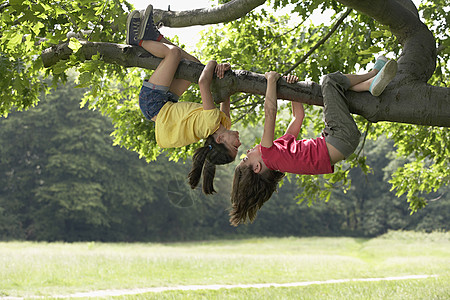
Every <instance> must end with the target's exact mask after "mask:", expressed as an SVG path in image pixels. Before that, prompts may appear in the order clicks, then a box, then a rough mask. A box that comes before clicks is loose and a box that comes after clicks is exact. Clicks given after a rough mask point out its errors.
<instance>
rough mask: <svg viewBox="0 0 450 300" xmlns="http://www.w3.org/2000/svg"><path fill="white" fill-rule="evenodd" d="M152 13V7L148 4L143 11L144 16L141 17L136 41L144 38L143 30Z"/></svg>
mask: <svg viewBox="0 0 450 300" xmlns="http://www.w3.org/2000/svg"><path fill="white" fill-rule="evenodd" d="M152 12H153V6H152V5H151V4H149V5H148V6H147V8H146V9H145V12H144V15H143V16H142V17H141V26H139V32H138V36H137V38H138V40H142V39H143V38H144V34H145V28H146V27H147V22H148V19H149V17H150V15H151V14H152Z"/></svg>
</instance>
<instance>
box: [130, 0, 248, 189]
mask: <svg viewBox="0 0 450 300" xmlns="http://www.w3.org/2000/svg"><path fill="white" fill-rule="evenodd" d="M127 44H130V45H134V46H141V47H143V48H144V49H145V50H147V51H148V52H150V53H151V54H152V55H154V56H156V57H160V58H162V61H161V62H160V64H159V66H158V67H157V68H156V70H155V71H154V72H153V74H152V76H151V77H150V78H149V79H148V80H144V82H143V85H142V88H141V91H140V93H139V106H140V108H141V111H142V113H143V114H144V116H145V117H146V118H147V119H149V120H151V121H154V122H155V133H156V142H157V144H158V145H159V146H160V147H162V148H172V147H182V146H185V145H189V144H192V143H195V142H198V141H199V140H201V139H206V140H205V143H204V146H203V147H200V148H198V149H197V150H195V153H194V157H193V165H192V169H191V172H190V173H189V176H188V178H189V183H190V185H191V187H192V188H195V187H196V186H197V185H198V183H199V181H200V177H201V175H202V172H203V192H204V193H205V194H212V193H214V192H215V190H214V186H213V181H214V174H215V166H216V165H221V164H227V163H230V162H232V161H234V159H235V158H236V155H237V152H238V148H239V146H240V145H241V142H240V141H239V133H238V132H237V131H232V130H230V127H231V121H230V99H227V100H226V101H224V102H222V103H221V105H220V110H219V109H217V108H216V106H215V105H214V101H213V98H212V94H211V90H210V85H211V82H212V78H213V75H214V73H216V74H217V77H218V78H223V77H224V73H225V72H226V71H227V70H229V69H230V68H231V66H230V64H229V63H224V64H217V62H215V61H209V62H208V63H207V64H206V66H205V68H204V69H203V71H202V74H201V75H200V78H199V81H198V84H199V87H200V93H201V97H202V104H200V103H193V102H178V98H179V97H180V96H181V95H182V94H183V93H184V92H185V91H186V90H187V89H188V87H189V85H190V84H191V83H190V82H189V81H187V80H184V79H179V78H174V75H175V71H176V70H177V68H178V65H179V63H180V61H181V59H187V60H191V61H195V62H200V61H199V60H198V59H197V58H195V57H193V56H192V55H190V54H188V53H186V52H185V51H184V50H182V49H180V48H179V47H177V46H176V45H174V44H172V43H171V42H170V41H168V40H167V39H165V38H164V37H163V36H162V35H161V34H160V32H159V31H158V29H157V28H156V27H155V25H154V24H153V7H152V5H149V6H148V7H147V9H146V10H145V11H143V12H141V13H140V12H139V11H137V10H135V11H133V12H131V13H130V15H129V16H128V19H127Z"/></svg>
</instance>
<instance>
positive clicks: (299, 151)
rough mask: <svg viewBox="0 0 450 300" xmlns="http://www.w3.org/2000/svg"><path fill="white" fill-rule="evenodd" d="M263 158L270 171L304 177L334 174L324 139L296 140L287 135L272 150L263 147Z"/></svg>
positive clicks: (276, 142)
mask: <svg viewBox="0 0 450 300" xmlns="http://www.w3.org/2000/svg"><path fill="white" fill-rule="evenodd" d="M261 156H262V159H263V161H264V163H265V164H266V166H267V167H268V168H269V169H271V170H278V171H280V172H288V173H293V174H304V175H316V174H328V173H333V172H334V167H333V166H332V165H331V163H330V156H329V154H328V149H327V144H326V142H325V139H324V138H323V137H319V138H315V139H307V140H296V139H295V137H294V136H293V135H292V134H285V135H283V136H282V137H280V138H279V139H276V140H275V141H273V145H272V146H271V147H270V148H266V147H263V146H261Z"/></svg>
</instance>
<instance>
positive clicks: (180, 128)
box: [155, 102, 231, 148]
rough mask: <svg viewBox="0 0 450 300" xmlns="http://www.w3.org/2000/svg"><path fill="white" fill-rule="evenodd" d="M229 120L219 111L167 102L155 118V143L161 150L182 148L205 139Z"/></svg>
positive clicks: (195, 104) (199, 105)
mask: <svg viewBox="0 0 450 300" xmlns="http://www.w3.org/2000/svg"><path fill="white" fill-rule="evenodd" d="M220 124H223V126H225V128H227V129H230V128H231V120H230V118H228V117H227V116H226V115H225V113H224V112H222V111H220V110H219V109H217V108H215V109H209V110H203V106H202V105H201V104H200V103H194V102H177V103H173V102H167V103H166V104H165V105H164V106H163V107H162V108H161V110H160V111H159V113H158V116H157V117H156V125H155V126H156V129H155V132H156V142H157V143H158V146H160V147H161V148H173V147H183V146H186V145H189V144H192V143H195V142H198V141H199V140H201V139H204V138H207V137H208V136H210V135H211V134H213V133H214V132H216V130H217V129H218V128H219V126H220Z"/></svg>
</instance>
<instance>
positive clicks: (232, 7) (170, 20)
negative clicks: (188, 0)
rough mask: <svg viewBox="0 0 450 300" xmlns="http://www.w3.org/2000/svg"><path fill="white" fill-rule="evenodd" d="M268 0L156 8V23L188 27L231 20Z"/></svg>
mask: <svg viewBox="0 0 450 300" xmlns="http://www.w3.org/2000/svg"><path fill="white" fill-rule="evenodd" d="M264 2H266V0H233V1H230V2H228V3H225V4H223V5H220V6H217V7H213V8H202V9H194V10H186V11H165V10H159V9H155V10H154V18H153V19H154V21H155V24H162V25H163V26H167V27H188V26H194V25H207V24H218V23H224V22H230V21H233V20H236V19H239V18H241V17H243V16H245V15H246V14H247V13H249V12H251V11H252V10H253V9H255V8H256V7H258V6H260V5H262V4H263V3H264Z"/></svg>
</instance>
